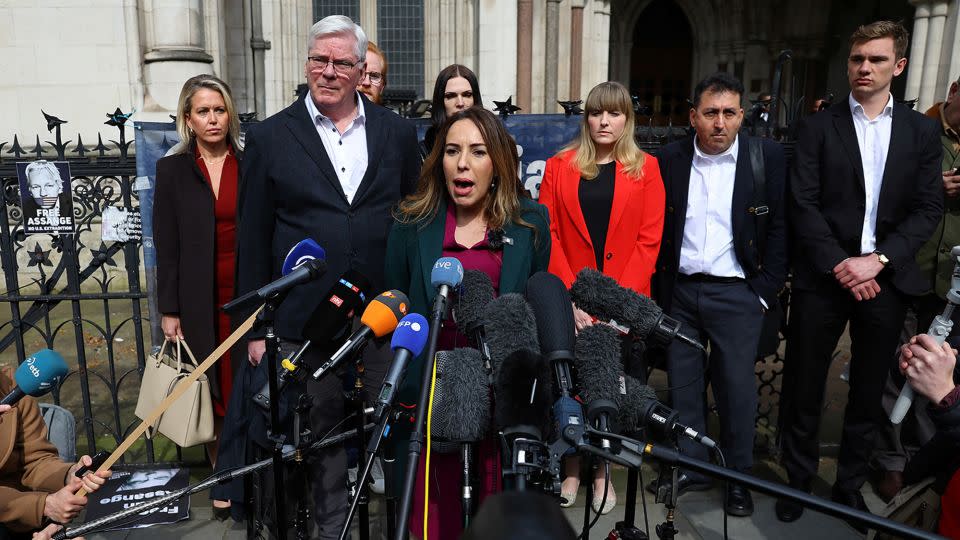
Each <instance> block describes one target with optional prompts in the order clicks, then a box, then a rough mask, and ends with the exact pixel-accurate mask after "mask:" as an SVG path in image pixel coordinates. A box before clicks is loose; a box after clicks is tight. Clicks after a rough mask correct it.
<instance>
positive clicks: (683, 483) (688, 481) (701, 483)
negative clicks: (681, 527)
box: [647, 472, 713, 497]
mask: <svg viewBox="0 0 960 540" xmlns="http://www.w3.org/2000/svg"><path fill="white" fill-rule="evenodd" d="M658 482H659V479H657V480H654V481H652V482H650V483H649V484H647V491H649V492H650V493H653V494H654V495H656V494H657V487H658ZM667 483H668V484H669V482H667ZM712 487H713V483H712V482H711V481H709V480H701V479H694V478H693V477H691V476H690V475H688V474H687V473H685V472H682V473H680V474H678V475H677V496H678V497H679V496H680V495H683V494H684V493H686V492H688V491H706V490H708V489H710V488H712ZM667 491H668V492H669V491H670V488H669V487H667ZM668 497H669V495H668Z"/></svg>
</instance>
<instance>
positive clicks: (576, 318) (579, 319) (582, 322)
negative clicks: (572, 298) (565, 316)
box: [573, 304, 593, 332]
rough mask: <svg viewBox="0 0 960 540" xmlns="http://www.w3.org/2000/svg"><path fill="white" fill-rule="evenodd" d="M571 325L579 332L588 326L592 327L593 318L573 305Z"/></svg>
mask: <svg viewBox="0 0 960 540" xmlns="http://www.w3.org/2000/svg"><path fill="white" fill-rule="evenodd" d="M573 325H574V327H575V328H576V330H577V332H579V331H581V330H583V329H584V328H586V327H588V326H593V317H592V316H590V314H589V313H587V312H586V311H584V310H582V309H580V308H578V307H577V305H576V304H573Z"/></svg>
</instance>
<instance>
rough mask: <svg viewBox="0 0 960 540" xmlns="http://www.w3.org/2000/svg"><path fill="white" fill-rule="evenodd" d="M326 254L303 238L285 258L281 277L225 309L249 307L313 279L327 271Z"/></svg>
mask: <svg viewBox="0 0 960 540" xmlns="http://www.w3.org/2000/svg"><path fill="white" fill-rule="evenodd" d="M325 256H326V254H325V253H324V251H323V248H321V247H320V246H319V244H317V243H316V242H314V241H313V240H311V239H309V238H308V239H306V240H301V241H300V242H298V243H297V245H295V246H293V248H291V249H290V251H289V252H288V253H287V256H286V258H285V259H284V260H283V267H282V270H286V269H289V272H282V273H281V274H282V275H281V277H280V278H279V279H276V280H274V281H272V282H270V283H268V284H266V285H264V286H263V287H260V288H259V289H256V290H253V291H250V292H248V293H246V294H244V295H242V296H240V297H239V298H234V299H233V300H231V301H229V302H227V303H226V304H224V305H223V310H224V311H228V312H229V311H234V310H238V309H245V308H248V307H250V306H252V305H254V304H256V303H258V302H259V301H261V300H270V299H273V298H276V297H277V296H279V295H281V294H284V293H286V292H287V291H288V290H290V289H292V288H293V287H296V286H297V285H301V284H303V283H306V282H308V281H312V280H314V279H317V278H318V277H320V276H322V275H323V274H325V273H326V272H327V263H326V261H325V260H324V257H325Z"/></svg>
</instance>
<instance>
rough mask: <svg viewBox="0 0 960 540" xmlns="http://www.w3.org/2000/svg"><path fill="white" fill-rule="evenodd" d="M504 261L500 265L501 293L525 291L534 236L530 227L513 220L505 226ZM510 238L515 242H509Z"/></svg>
mask: <svg viewBox="0 0 960 540" xmlns="http://www.w3.org/2000/svg"><path fill="white" fill-rule="evenodd" d="M503 237H504V242H503V262H502V263H501V265H500V289H499V290H500V294H506V293H509V292H520V291H523V290H524V288H525V285H526V283H525V282H526V278H527V276H528V275H529V274H530V261H529V259H530V252H531V247H532V246H533V237H532V235H531V231H530V229H528V228H526V227H521V226H520V225H517V224H516V223H513V222H508V223H507V224H506V225H504V226H503ZM507 238H509V239H511V240H513V242H507V241H506V239H507Z"/></svg>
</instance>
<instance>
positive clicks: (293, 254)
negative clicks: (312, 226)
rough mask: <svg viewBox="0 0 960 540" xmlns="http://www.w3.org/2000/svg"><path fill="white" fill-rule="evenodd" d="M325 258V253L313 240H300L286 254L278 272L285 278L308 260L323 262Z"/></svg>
mask: <svg viewBox="0 0 960 540" xmlns="http://www.w3.org/2000/svg"><path fill="white" fill-rule="evenodd" d="M326 258H327V253H326V252H325V251H323V248H322V247H320V244H318V243H317V241H316V240H314V239H313V238H307V239H305V240H301V241H299V242H297V245H295V246H293V247H292V248H290V251H288V252H287V258H285V259H284V260H283V267H282V268H281V270H280V272H281V275H284V276H285V275H287V274H289V273H290V272H293V269H294V268H296V267H298V266H300V265H301V264H303V263H305V262H307V261H308V260H310V259H321V260H324V259H326Z"/></svg>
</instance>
